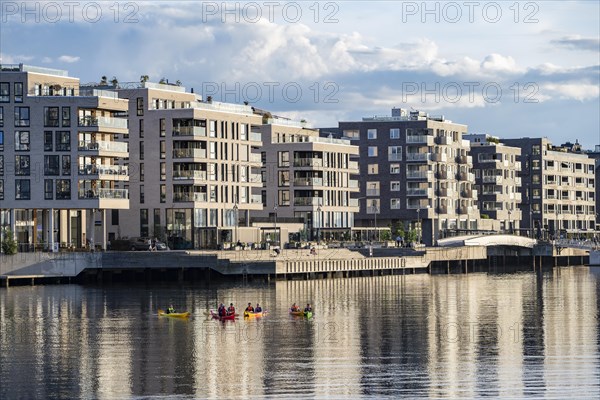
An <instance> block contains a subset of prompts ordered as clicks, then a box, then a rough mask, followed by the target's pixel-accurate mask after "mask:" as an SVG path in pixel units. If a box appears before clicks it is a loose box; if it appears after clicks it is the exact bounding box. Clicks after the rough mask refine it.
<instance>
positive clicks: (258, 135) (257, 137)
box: [249, 132, 262, 142]
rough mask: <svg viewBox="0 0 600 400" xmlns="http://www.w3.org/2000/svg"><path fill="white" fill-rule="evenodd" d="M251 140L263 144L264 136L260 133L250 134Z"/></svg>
mask: <svg viewBox="0 0 600 400" xmlns="http://www.w3.org/2000/svg"><path fill="white" fill-rule="evenodd" d="M249 139H250V141H252V142H262V134H261V133H260V132H250V136H249Z"/></svg>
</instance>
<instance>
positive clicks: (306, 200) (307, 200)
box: [294, 197, 323, 206]
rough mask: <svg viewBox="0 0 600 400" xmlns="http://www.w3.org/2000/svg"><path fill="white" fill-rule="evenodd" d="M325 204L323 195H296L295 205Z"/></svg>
mask: <svg viewBox="0 0 600 400" xmlns="http://www.w3.org/2000/svg"><path fill="white" fill-rule="evenodd" d="M321 204H323V198H322V197H296V198H294V205H295V206H318V205H321Z"/></svg>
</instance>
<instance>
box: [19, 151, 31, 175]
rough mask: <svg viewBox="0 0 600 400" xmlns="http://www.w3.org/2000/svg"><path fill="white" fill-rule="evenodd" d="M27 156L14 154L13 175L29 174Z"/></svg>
mask: <svg viewBox="0 0 600 400" xmlns="http://www.w3.org/2000/svg"><path fill="white" fill-rule="evenodd" d="M29 172H30V161H29V156H15V175H21V176H29Z"/></svg>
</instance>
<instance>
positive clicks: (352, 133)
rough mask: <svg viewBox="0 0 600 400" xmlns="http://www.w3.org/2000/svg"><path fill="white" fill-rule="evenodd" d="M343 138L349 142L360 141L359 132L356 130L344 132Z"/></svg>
mask: <svg viewBox="0 0 600 400" xmlns="http://www.w3.org/2000/svg"><path fill="white" fill-rule="evenodd" d="M344 137H345V138H348V139H350V140H358V139H360V131H359V130H358V129H349V130H345V131H344Z"/></svg>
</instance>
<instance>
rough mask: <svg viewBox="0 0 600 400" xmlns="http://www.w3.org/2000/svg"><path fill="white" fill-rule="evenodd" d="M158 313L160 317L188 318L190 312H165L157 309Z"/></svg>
mask: <svg viewBox="0 0 600 400" xmlns="http://www.w3.org/2000/svg"><path fill="white" fill-rule="evenodd" d="M158 315H159V316H161V317H171V318H189V317H190V315H192V313H190V312H183V313H166V312H164V311H163V310H158Z"/></svg>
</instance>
